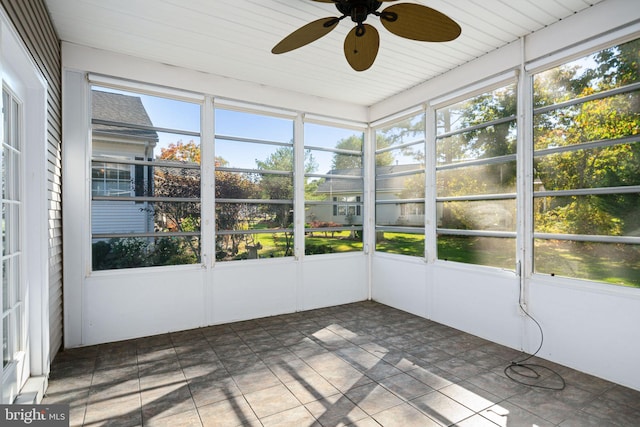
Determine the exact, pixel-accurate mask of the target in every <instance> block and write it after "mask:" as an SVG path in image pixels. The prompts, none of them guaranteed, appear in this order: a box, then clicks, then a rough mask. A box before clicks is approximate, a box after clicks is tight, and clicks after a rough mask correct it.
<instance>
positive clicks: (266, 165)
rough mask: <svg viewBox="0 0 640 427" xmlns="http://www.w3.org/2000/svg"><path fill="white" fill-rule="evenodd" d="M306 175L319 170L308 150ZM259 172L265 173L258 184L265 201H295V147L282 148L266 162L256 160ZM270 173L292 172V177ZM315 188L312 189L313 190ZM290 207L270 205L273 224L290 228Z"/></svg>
mask: <svg viewBox="0 0 640 427" xmlns="http://www.w3.org/2000/svg"><path fill="white" fill-rule="evenodd" d="M304 156H305V161H304V164H305V171H304V172H305V173H312V172H315V170H316V169H317V168H318V164H317V162H316V161H315V160H314V158H313V154H312V153H311V150H306V151H305V153H304ZM256 166H257V168H258V169H259V170H261V171H265V173H264V174H261V176H260V177H259V178H258V181H257V182H256V184H257V186H258V187H259V188H260V194H261V196H262V198H264V199H270V200H293V147H280V148H278V149H277V150H276V151H274V152H273V153H271V154H270V155H269V157H267V158H266V159H265V160H258V159H256ZM268 171H278V172H291V175H288V174H287V175H281V174H274V173H269V172H268ZM312 188H313V187H310V189H312ZM292 208H293V206H290V205H282V204H270V205H268V206H267V207H266V208H265V209H266V211H267V212H269V213H271V214H272V215H273V222H274V223H275V224H276V225H277V226H278V227H279V228H288V227H289V226H290V225H291V224H292V223H293V216H292Z"/></svg>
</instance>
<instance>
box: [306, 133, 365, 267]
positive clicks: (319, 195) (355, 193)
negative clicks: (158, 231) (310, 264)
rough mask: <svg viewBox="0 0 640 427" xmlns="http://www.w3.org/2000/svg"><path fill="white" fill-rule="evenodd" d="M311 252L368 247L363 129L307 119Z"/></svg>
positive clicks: (308, 247) (307, 193)
mask: <svg viewBox="0 0 640 427" xmlns="http://www.w3.org/2000/svg"><path fill="white" fill-rule="evenodd" d="M304 137H305V143H304V148H305V254H307V255H318V254H324V253H335V252H354V251H361V250H362V224H363V216H362V213H363V209H362V205H363V188H364V181H363V173H362V171H363V168H362V153H363V141H364V132H363V128H353V129H352V128H346V127H339V126H333V125H327V124H323V123H314V122H312V121H307V122H305V124H304Z"/></svg>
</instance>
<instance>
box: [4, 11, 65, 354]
mask: <svg viewBox="0 0 640 427" xmlns="http://www.w3.org/2000/svg"><path fill="white" fill-rule="evenodd" d="M0 5H2V8H3V9H4V11H5V13H6V15H7V16H8V17H9V19H10V20H11V22H12V24H13V25H14V27H15V28H16V30H17V32H18V34H19V36H20V38H21V39H22V40H23V42H24V44H25V46H26V47H27V49H28V50H29V53H30V54H31V56H32V58H33V62H34V64H35V65H36V66H37V67H38V69H39V71H40V73H42V75H43V76H44V77H45V79H46V80H47V157H48V162H47V182H48V188H47V199H48V206H49V208H48V209H49V227H48V235H49V242H48V243H49V254H48V257H49V340H50V343H49V344H50V347H49V348H50V357H51V359H53V357H54V356H55V354H56V353H57V352H58V350H59V349H60V346H61V345H62V332H63V331H62V183H61V176H62V137H61V134H62V120H61V115H62V95H61V92H62V84H61V79H62V77H61V56H60V55H61V54H60V41H59V40H58V36H57V34H56V32H55V30H54V28H53V24H52V22H51V20H50V18H49V15H48V12H47V9H46V7H45V5H44V3H43V1H42V0H29V1H24V0H0Z"/></svg>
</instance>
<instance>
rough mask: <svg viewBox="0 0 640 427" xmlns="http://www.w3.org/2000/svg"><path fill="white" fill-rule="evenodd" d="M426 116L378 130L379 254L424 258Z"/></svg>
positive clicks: (419, 115)
mask: <svg viewBox="0 0 640 427" xmlns="http://www.w3.org/2000/svg"><path fill="white" fill-rule="evenodd" d="M424 120H425V116H424V113H419V114H415V115H412V116H410V117H406V118H404V119H402V120H399V121H396V122H394V123H392V124H390V125H388V126H385V127H382V128H379V129H376V132H375V136H376V151H375V159H376V171H375V174H376V181H375V186H376V203H375V209H376V212H375V214H376V251H378V252H388V253H395V254H402V255H411V256H417V257H423V256H424V233H425V229H424V224H425V220H424V199H425V121H424Z"/></svg>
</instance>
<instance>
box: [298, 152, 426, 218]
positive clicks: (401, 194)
mask: <svg viewBox="0 0 640 427" xmlns="http://www.w3.org/2000/svg"><path fill="white" fill-rule="evenodd" d="M421 168H422V166H421V165H418V164H408V165H389V166H378V167H376V175H378V176H381V177H382V178H381V179H377V180H376V194H377V199H378V200H398V201H399V202H400V201H401V199H410V198H411V199H414V198H422V199H424V184H423V185H422V186H421V187H420V186H416V188H408V186H411V185H412V181H411V180H408V179H407V175H406V174H405V173H408V172H411V171H416V170H419V169H421ZM361 174H362V170H361V169H335V170H331V171H329V173H328V175H336V176H337V177H336V178H330V177H328V178H325V180H324V181H323V182H322V183H320V184H319V185H318V189H317V190H316V194H318V195H322V196H324V200H328V201H333V202H334V203H333V205H311V206H310V207H309V209H308V210H307V218H306V220H307V222H310V221H322V222H334V223H338V224H344V225H349V224H362V202H363V198H362V194H363V188H362V181H361V180H356V179H349V178H341V176H345V175H353V176H361ZM395 174H399V175H395ZM385 176H386V177H385ZM418 176H423V175H421V174H418ZM411 193H416V195H413V194H411ZM376 224H378V225H401V226H424V203H390V204H380V205H378V206H377V208H376Z"/></svg>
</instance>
